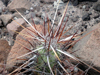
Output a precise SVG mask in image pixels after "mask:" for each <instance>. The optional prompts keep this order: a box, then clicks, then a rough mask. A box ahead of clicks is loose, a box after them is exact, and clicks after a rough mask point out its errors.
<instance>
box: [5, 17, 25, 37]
mask: <svg viewBox="0 0 100 75" xmlns="http://www.w3.org/2000/svg"><path fill="white" fill-rule="evenodd" d="M19 24H21V25H22V26H24V27H26V24H25V21H24V20H23V19H22V18H19V19H17V20H14V21H12V22H11V23H10V24H8V25H7V30H8V32H9V33H10V35H12V36H13V37H14V38H15V37H16V35H17V33H16V32H15V31H17V32H20V31H21V30H22V29H23V28H22V27H21V26H20V25H19Z"/></svg>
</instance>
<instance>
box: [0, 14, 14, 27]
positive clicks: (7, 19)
mask: <svg viewBox="0 0 100 75" xmlns="http://www.w3.org/2000/svg"><path fill="white" fill-rule="evenodd" d="M12 17H13V16H12V14H3V15H1V16H0V18H1V20H2V21H3V24H4V25H5V26H6V25H7V24H8V23H9V22H10V21H11V19H12Z"/></svg>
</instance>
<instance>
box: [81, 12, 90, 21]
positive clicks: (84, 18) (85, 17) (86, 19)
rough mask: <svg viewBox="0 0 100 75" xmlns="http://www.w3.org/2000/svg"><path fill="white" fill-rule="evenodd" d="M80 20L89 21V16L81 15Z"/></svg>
mask: <svg viewBox="0 0 100 75" xmlns="http://www.w3.org/2000/svg"><path fill="white" fill-rule="evenodd" d="M82 20H83V21H89V20H90V15H89V14H88V13H87V14H85V15H83V17H82Z"/></svg>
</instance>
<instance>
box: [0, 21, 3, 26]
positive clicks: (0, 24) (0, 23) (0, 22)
mask: <svg viewBox="0 0 100 75" xmlns="http://www.w3.org/2000/svg"><path fill="white" fill-rule="evenodd" d="M0 27H3V24H2V21H1V19H0Z"/></svg>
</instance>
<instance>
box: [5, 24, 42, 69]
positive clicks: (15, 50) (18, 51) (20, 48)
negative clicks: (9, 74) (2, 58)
mask: <svg viewBox="0 0 100 75" xmlns="http://www.w3.org/2000/svg"><path fill="white" fill-rule="evenodd" d="M28 28H29V29H31V30H32V31H34V30H33V29H32V28H31V27H28ZM41 28H42V26H41V25H36V29H37V30H38V31H39V32H42V29H41ZM29 33H31V34H34V33H33V32H31V31H29V30H28V31H27V29H23V30H22V31H21V32H20V34H18V35H17V37H16V40H15V44H14V46H13V47H12V49H11V51H10V53H9V55H8V58H7V64H6V68H7V70H8V71H12V70H14V68H15V67H14V66H18V65H19V64H23V62H25V61H26V60H28V59H29V58H30V57H32V54H30V55H28V56H24V57H22V58H20V59H24V60H20V59H19V60H17V59H15V58H17V57H19V56H22V55H24V54H26V53H28V52H30V51H29V50H27V49H26V48H25V47H27V48H29V49H31V48H32V46H31V45H30V44H29V42H27V41H26V40H25V39H27V40H28V41H30V42H31V44H32V45H33V49H34V48H35V46H36V41H35V40H34V39H33V38H31V35H30V34H29ZM21 34H24V35H21ZM25 35H27V36H25ZM22 37H23V38H24V39H23V38H22ZM19 43H21V44H19ZM24 46H25V47H24ZM16 64H17V65H16Z"/></svg>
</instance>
